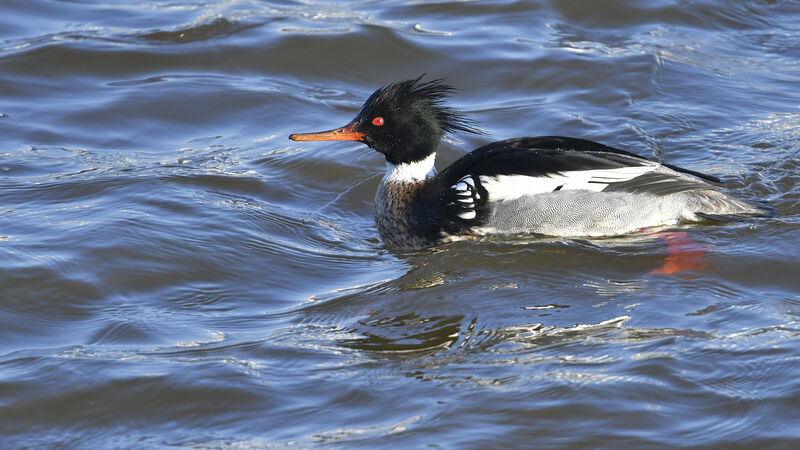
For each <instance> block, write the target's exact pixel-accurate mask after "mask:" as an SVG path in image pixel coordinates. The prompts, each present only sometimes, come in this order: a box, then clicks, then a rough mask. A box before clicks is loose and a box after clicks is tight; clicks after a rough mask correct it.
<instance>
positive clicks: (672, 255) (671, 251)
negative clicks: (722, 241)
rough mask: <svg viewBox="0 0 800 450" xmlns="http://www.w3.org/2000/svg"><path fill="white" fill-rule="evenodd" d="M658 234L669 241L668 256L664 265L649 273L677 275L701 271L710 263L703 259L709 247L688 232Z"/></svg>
mask: <svg viewBox="0 0 800 450" xmlns="http://www.w3.org/2000/svg"><path fill="white" fill-rule="evenodd" d="M658 234H659V235H661V237H662V238H664V241H665V242H666V243H667V257H666V258H665V260H664V265H663V266H661V267H659V268H658V269H654V270H651V271H650V272H648V273H663V274H665V275H677V274H679V273H681V272H688V271H695V272H696V271H700V270H703V269H705V268H706V266H707V265H708V263H706V262H705V261H704V260H703V256H704V255H705V254H706V253H708V247H704V246H702V245H700V244H698V243H696V242H694V241H692V240H691V239H689V237H688V236H687V235H686V233H678V232H666V233H658ZM681 278H691V275H682V276H681Z"/></svg>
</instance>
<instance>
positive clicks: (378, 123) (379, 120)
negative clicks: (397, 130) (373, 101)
mask: <svg viewBox="0 0 800 450" xmlns="http://www.w3.org/2000/svg"><path fill="white" fill-rule="evenodd" d="M372 124H373V125H375V126H376V127H379V126H381V125H383V117H381V116H378V117H376V118H374V119H372Z"/></svg>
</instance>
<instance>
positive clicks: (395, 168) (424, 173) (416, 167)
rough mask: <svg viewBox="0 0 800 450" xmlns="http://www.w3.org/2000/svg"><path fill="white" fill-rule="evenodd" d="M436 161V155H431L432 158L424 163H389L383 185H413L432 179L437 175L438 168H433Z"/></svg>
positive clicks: (424, 160)
mask: <svg viewBox="0 0 800 450" xmlns="http://www.w3.org/2000/svg"><path fill="white" fill-rule="evenodd" d="M435 160H436V153H431V155H430V156H428V157H427V158H425V159H423V160H422V161H415V162H412V163H410V164H398V165H394V164H392V163H389V162H387V163H386V175H384V177H383V183H413V182H415V181H422V180H425V179H427V178H430V177H432V176H434V175H436V168H435V167H434V166H433V163H434V161H435Z"/></svg>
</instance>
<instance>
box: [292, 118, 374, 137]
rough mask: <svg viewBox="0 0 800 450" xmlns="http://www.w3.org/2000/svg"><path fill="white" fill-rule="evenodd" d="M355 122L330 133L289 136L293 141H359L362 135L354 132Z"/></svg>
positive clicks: (321, 132)
mask: <svg viewBox="0 0 800 450" xmlns="http://www.w3.org/2000/svg"><path fill="white" fill-rule="evenodd" d="M355 126H356V124H355V122H353V123H351V124H348V125H345V126H343V127H342V128H337V129H335V130H330V131H320V132H319V133H296V134H293V135H291V136H289V139H291V140H293V141H360V140H361V139H362V138H363V137H364V133H359V132H357V131H354V130H353V128H354V127H355Z"/></svg>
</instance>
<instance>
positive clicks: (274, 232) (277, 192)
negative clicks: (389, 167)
mask: <svg viewBox="0 0 800 450" xmlns="http://www.w3.org/2000/svg"><path fill="white" fill-rule="evenodd" d="M0 9H1V10H2V14H0V98H2V101H0V134H1V135H2V136H3V143H2V145H0V337H1V338H2V339H0V404H1V405H2V408H0V436H2V437H0V444H1V445H0V446H2V447H4V448H5V447H8V448H18V447H52V446H59V447H79V448H84V447H100V448H107V447H122V448H130V447H146V448H149V447H169V446H181V447H184V446H197V447H203V448H206V447H212V448H216V447H262V446H275V445H281V446H293V447H301V448H306V447H314V446H331V445H333V446H336V447H356V446H360V447H376V446H385V447H424V446H431V445H436V446H449V447H458V448H461V447H467V448H469V447H487V448H494V447H508V446H519V445H520V444H519V443H520V442H536V443H537V445H539V446H559V447H623V446H625V447H634V448H639V447H675V446H684V445H687V444H688V445H699V446H714V447H732V446H746V447H757V446H765V447H787V448H789V447H792V446H793V444H795V443H796V442H797V440H798V439H800V432H798V428H797V426H796V424H795V422H796V406H795V405H797V404H800V396H798V393H799V392H800V382H798V381H797V380H799V379H800V376H798V365H797V360H798V348H800V346H798V345H797V342H798V339H799V338H798V335H799V334H800V294H799V293H800V280H798V278H797V275H796V274H797V273H798V267H800V260H798V255H797V251H796V249H797V248H798V246H800V234H798V228H797V224H798V223H800V219H798V218H799V217H800V215H798V211H799V209H798V208H799V207H800V196H799V195H798V192H800V189H798V183H800V179H799V178H798V175H797V174H798V173H799V172H800V171H798V160H799V159H798V155H799V153H798V151H799V150H798V149H800V131H798V130H800V113H798V109H797V107H798V104H800V97H798V93H797V89H796V85H797V82H798V81H800V65H798V58H799V57H800V52H798V48H800V40H798V39H799V38H798V36H800V33H799V31H800V30H799V29H798V26H797V24H798V23H800V8H798V6H797V3H796V2H790V1H748V2H725V3H722V2H719V1H716V0H707V1H701V2H693V3H690V4H688V3H675V2H658V3H653V2H644V1H633V2H617V1H606V0H603V1H600V2H595V3H592V4H589V3H587V2H576V1H561V2H550V3H545V2H538V1H529V2H516V1H471V2H451V1H442V2H422V3H420V2H406V1H387V2H381V3H376V2H369V1H351V2H321V1H320V2H317V1H304V2H289V3H286V2H274V1H262V2H252V1H248V0H241V1H240V0H233V1H225V2H206V3H197V2H192V1H189V0H178V1H173V2H169V3H153V2H125V3H109V2H106V3H102V2H88V3H87V2H46V1H41V0H33V1H24V2H23V1H11V2H6V3H4V4H3V6H2V7H0ZM421 73H428V74H429V75H428V76H430V77H443V78H446V79H447V80H448V81H449V82H450V83H452V84H454V85H455V86H457V87H459V88H461V89H462V90H461V91H459V92H458V95H456V96H455V97H454V98H453V105H454V106H456V107H458V108H460V109H463V110H465V111H467V112H468V113H469V114H470V115H471V116H472V117H473V118H474V119H475V120H476V121H478V122H479V123H480V125H481V127H482V128H484V129H486V130H487V131H488V132H489V134H490V135H489V136H463V135H456V136H449V137H446V138H445V140H444V141H443V143H442V146H441V148H440V152H439V161H438V165H439V167H444V166H446V165H447V164H449V163H450V162H452V161H454V160H455V159H457V158H458V157H460V156H461V155H462V154H464V153H465V152H466V151H468V150H470V149H472V148H475V147H477V146H479V145H482V144H484V143H486V142H488V141H489V140H499V139H504V138H510V137H514V136H520V135H567V136H575V137H583V138H589V139H594V140H598V141H601V142H603V143H606V144H609V145H613V146H617V147H620V148H624V149H627V150H631V151H634V152H637V153H639V154H642V155H645V156H649V157H654V158H657V159H661V160H664V161H666V162H669V163H674V164H676V165H679V166H683V167H687V168H689V169H693V170H698V171H701V172H707V173H710V174H713V175H716V176H720V177H721V178H723V180H724V182H725V183H726V185H727V186H728V187H729V188H730V189H731V191H732V193H733V194H734V195H736V196H738V197H741V198H748V199H754V200H755V199H759V200H764V201H767V202H769V204H770V205H772V206H773V207H774V208H775V209H776V210H777V215H776V217H774V218H768V219H763V220H753V221H748V222H743V223H736V224H728V225H724V226H705V225H704V226H689V227H681V228H679V229H675V228H671V229H661V230H644V231H643V232H642V233H639V234H636V235H632V236H625V237H619V238H606V239H591V240H590V239H576V240H565V239H551V238H546V237H538V236H535V237H531V236H523V237H517V238H514V239H507V240H494V239H486V240H483V241H480V242H457V243H452V244H448V245H444V246H441V247H438V248H434V249H426V250H422V251H415V252H395V251H393V250H391V249H388V248H386V247H384V246H383V244H382V243H381V241H380V239H379V238H378V235H377V232H376V229H375V225H374V222H373V219H372V208H373V207H372V201H373V198H374V194H375V189H376V187H377V184H378V182H379V180H380V178H381V177H382V175H383V170H384V162H383V161H382V159H381V157H380V155H378V154H376V153H375V152H372V151H370V150H369V149H366V148H364V147H363V146H357V145H351V144H350V143H330V144H329V145H321V146H319V147H314V148H313V149H312V148H301V147H299V146H296V145H294V144H293V143H292V142H291V141H289V140H288V139H286V137H287V136H288V135H289V133H291V132H294V131H297V130H303V129H311V128H313V127H312V125H314V127H315V126H316V125H318V124H320V123H332V124H337V123H344V121H345V120H348V119H349V118H351V117H352V116H353V114H354V113H355V112H356V111H357V110H358V108H359V107H360V105H361V102H362V100H363V99H364V98H365V96H366V95H368V94H369V93H371V92H372V91H374V89H375V88H376V87H378V86H380V85H384V84H386V83H389V82H391V81H396V80H398V79H402V78H408V77H413V76H418V75H419V74H421ZM315 124H316V125H315ZM564 430H569V431H568V432H565V431H564ZM575 430H578V431H575Z"/></svg>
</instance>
